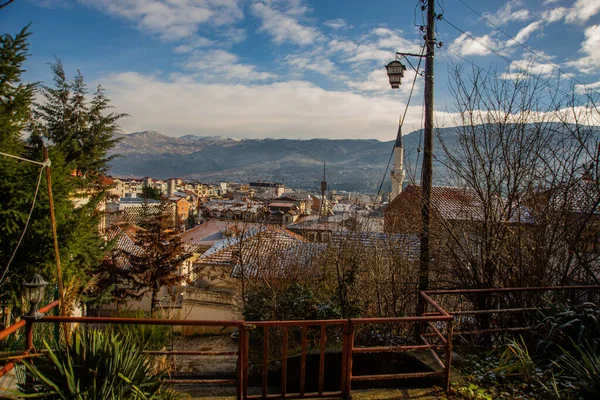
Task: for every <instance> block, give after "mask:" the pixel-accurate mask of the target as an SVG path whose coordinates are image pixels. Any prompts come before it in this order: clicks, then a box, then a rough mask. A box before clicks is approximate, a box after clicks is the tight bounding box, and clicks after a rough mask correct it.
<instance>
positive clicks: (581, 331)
mask: <svg viewBox="0 0 600 400" xmlns="http://www.w3.org/2000/svg"><path fill="white" fill-rule="evenodd" d="M555 310H556V312H554V313H546V315H545V316H544V318H543V319H542V321H541V322H540V323H539V324H537V326H536V328H535V330H534V332H535V335H536V336H535V338H534V340H535V341H536V343H535V347H534V351H535V352H536V353H537V354H539V355H545V356H546V357H547V358H548V359H550V358H553V357H554V358H555V357H556V356H558V355H560V354H561V353H562V351H561V348H567V349H571V346H572V343H575V344H578V345H581V344H583V343H585V342H589V343H594V342H597V341H599V340H600V323H599V319H600V307H598V306H597V305H595V304H594V303H589V302H588V303H584V304H582V305H581V306H579V307H571V306H568V305H567V306H566V307H565V306H561V305H558V306H555Z"/></svg>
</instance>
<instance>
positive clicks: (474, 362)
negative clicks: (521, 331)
mask: <svg viewBox="0 0 600 400" xmlns="http://www.w3.org/2000/svg"><path fill="white" fill-rule="evenodd" d="M513 345H514V346H519V345H520V344H519V342H514V343H513ZM456 350H458V351H461V350H460V348H459V349H456ZM465 350H466V352H465V354H468V355H465V357H464V361H463V362H462V363H461V364H460V365H457V366H455V367H456V368H457V369H458V370H459V372H460V373H461V375H462V376H463V378H464V380H465V382H464V383H452V385H451V389H450V392H449V393H448V394H446V393H443V392H442V391H441V390H440V391H438V397H439V398H440V399H469V400H487V399H506V400H508V399H532V398H540V397H542V396H547V394H548V392H547V390H546V387H545V386H544V385H543V384H548V383H547V382H546V381H547V380H548V379H549V377H548V376H547V375H542V374H538V373H537V371H534V372H532V373H533V377H534V378H535V377H539V379H532V380H531V381H530V382H527V381H524V380H523V379H522V378H523V376H524V374H523V373H522V370H521V369H520V366H521V364H517V363H515V364H516V365H515V366H514V367H512V368H505V367H506V366H507V363H506V361H503V360H502V359H503V358H505V357H506V355H505V354H503V353H505V352H504V351H498V350H492V351H490V352H481V351H477V349H473V348H469V349H468V350H467V349H465ZM467 352H468V353H467ZM516 354H517V355H523V354H524V353H523V352H522V351H516ZM510 361H511V362H513V363H514V362H515V361H516V360H515V359H514V358H511V359H510ZM453 367H454V366H453ZM527 367H528V366H527Z"/></svg>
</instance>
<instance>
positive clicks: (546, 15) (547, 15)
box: [542, 7, 569, 24]
mask: <svg viewBox="0 0 600 400" xmlns="http://www.w3.org/2000/svg"><path fill="white" fill-rule="evenodd" d="M568 11H569V10H568V9H567V8H566V7H556V8H552V9H550V10H544V11H542V20H544V22H546V23H547V24H550V23H552V22H556V21H560V20H561V19H563V18H564V17H565V15H567V12H568Z"/></svg>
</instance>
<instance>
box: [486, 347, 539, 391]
mask: <svg viewBox="0 0 600 400" xmlns="http://www.w3.org/2000/svg"><path fill="white" fill-rule="evenodd" d="M494 372H496V373H503V374H505V375H506V376H507V377H514V376H518V377H520V378H522V379H524V380H525V381H526V382H527V383H531V382H533V381H535V380H536V379H537V378H538V374H539V373H540V370H539V369H538V368H537V367H536V365H535V362H534V361H533V360H532V358H531V355H530V354H529V350H528V349H527V345H526V344H525V341H524V340H523V337H519V340H510V342H509V343H508V345H507V346H506V348H505V349H504V351H503V352H502V354H501V355H500V362H499V365H498V367H496V368H495V369H494Z"/></svg>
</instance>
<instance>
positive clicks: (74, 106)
mask: <svg viewBox="0 0 600 400" xmlns="http://www.w3.org/2000/svg"><path fill="white" fill-rule="evenodd" d="M50 68H51V69H52V72H53V74H54V79H53V80H54V86H43V87H42V95H43V97H44V102H43V103H41V104H38V105H37V106H36V110H35V116H36V121H37V123H38V129H39V131H40V134H41V136H43V137H44V138H46V139H48V140H50V141H52V142H53V143H55V144H56V146H57V147H58V148H59V149H60V151H61V152H62V154H63V155H64V157H65V161H66V162H67V163H69V164H70V165H71V167H72V168H73V171H75V175H76V176H78V177H94V176H96V175H98V174H100V173H104V172H106V170H107V169H108V165H109V162H110V161H111V160H112V159H113V158H114V157H115V155H108V153H109V151H110V149H112V148H113V147H114V146H115V145H116V144H117V143H118V142H119V139H118V138H115V137H114V132H117V131H119V130H120V128H119V125H118V121H119V120H120V119H121V118H123V117H125V116H127V114H122V113H114V112H110V110H111V109H112V108H113V107H112V105H111V102H110V100H109V99H108V98H107V97H106V95H105V94H104V89H103V88H102V87H101V86H100V85H99V86H98V87H97V89H96V92H95V93H94V96H93V98H92V100H91V101H90V103H89V104H88V103H87V102H86V95H87V94H88V91H87V87H86V84H85V82H84V79H83V75H82V74H81V72H80V71H77V75H76V76H75V78H74V79H73V81H71V82H68V80H67V77H66V74H65V70H64V66H63V64H62V62H61V60H56V61H55V62H53V63H51V64H50Z"/></svg>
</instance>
